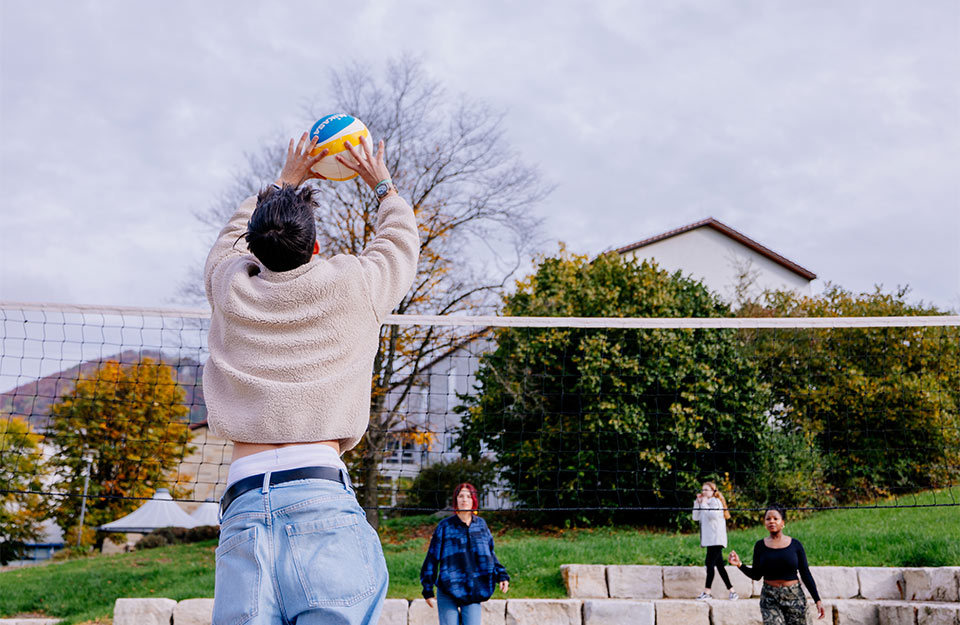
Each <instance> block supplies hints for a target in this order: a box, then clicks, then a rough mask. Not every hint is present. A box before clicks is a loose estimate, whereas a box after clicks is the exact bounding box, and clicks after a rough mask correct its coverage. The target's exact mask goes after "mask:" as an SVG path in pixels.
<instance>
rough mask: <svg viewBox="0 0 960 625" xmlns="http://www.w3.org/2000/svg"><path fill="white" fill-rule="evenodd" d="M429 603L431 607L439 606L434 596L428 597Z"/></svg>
mask: <svg viewBox="0 0 960 625" xmlns="http://www.w3.org/2000/svg"><path fill="white" fill-rule="evenodd" d="M427 605H428V606H430V607H431V608H435V607H437V600H436V599H434V598H433V597H427Z"/></svg>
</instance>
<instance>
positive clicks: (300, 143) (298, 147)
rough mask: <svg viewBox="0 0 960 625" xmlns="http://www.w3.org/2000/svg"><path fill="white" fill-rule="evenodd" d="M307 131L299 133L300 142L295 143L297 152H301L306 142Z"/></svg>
mask: <svg viewBox="0 0 960 625" xmlns="http://www.w3.org/2000/svg"><path fill="white" fill-rule="evenodd" d="M307 136H308V135H307V133H306V132H305V133H303V134H302V135H300V142H299V143H297V154H303V146H304V144H305V143H306V142H307Z"/></svg>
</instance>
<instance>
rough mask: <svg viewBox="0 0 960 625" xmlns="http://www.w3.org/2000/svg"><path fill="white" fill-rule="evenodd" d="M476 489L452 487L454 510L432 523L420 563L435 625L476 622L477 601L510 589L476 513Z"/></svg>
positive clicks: (477, 620) (463, 624) (466, 485)
mask: <svg viewBox="0 0 960 625" xmlns="http://www.w3.org/2000/svg"><path fill="white" fill-rule="evenodd" d="M478 504H479V501H478V498H477V489H476V488H474V486H473V485H472V484H467V483H463V484H459V485H458V486H457V487H456V488H455V489H454V491H453V510H454V512H455V514H453V515H452V516H449V517H447V518H446V519H444V520H442V521H440V523H438V524H437V527H436V529H435V530H434V531H433V537H432V538H431V539H430V547H429V548H428V549H427V556H426V558H425V559H424V560H423V566H422V567H421V568H420V583H421V585H422V586H423V596H424V598H426V600H427V604H429V605H430V607H431V608H432V607H436V608H437V611H438V616H439V618H440V625H480V618H481V612H482V610H481V606H480V603H481V602H483V601H486V600H487V599H489V598H490V597H491V596H492V595H493V591H494V589H495V586H499V587H500V592H504V593H505V592H507V591H508V590H509V589H510V576H509V575H508V574H507V569H506V568H504V566H503V565H502V564H500V561H499V560H497V556H496V554H495V553H494V551H493V535H492V534H490V529H489V528H488V527H487V524H486V522H484V520H483V519H482V518H480V517H479V516H477V509H478V507H479V506H478Z"/></svg>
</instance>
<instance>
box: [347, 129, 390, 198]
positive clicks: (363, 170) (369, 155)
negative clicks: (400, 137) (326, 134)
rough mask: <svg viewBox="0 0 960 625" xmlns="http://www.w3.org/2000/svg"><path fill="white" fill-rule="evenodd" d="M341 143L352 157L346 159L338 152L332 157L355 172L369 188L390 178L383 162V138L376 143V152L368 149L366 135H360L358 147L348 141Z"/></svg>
mask: <svg viewBox="0 0 960 625" xmlns="http://www.w3.org/2000/svg"><path fill="white" fill-rule="evenodd" d="M343 145H344V147H346V148H347V152H349V153H350V156H351V157H352V158H349V159H348V158H345V157H344V156H342V155H340V154H337V155H336V156H335V157H334V158H336V159H337V161H338V162H339V163H340V164H341V165H343V166H344V167H346V168H347V169H350V170H352V171H355V172H357V174H359V175H360V177H361V178H362V179H363V181H364V182H366V183H367V185H368V186H369V187H370V188H371V189H373V188H375V187H376V186H377V183H379V182H381V181H382V180H390V172H389V171H388V170H387V165H386V162H385V158H386V157H385V150H384V144H383V139H381V140H380V143H379V144H378V145H377V152H376V153H374V152H373V150H372V149H370V140H369V139H368V138H367V137H360V145H359V147H358V146H355V145H353V144H351V143H350V142H349V141H344V142H343Z"/></svg>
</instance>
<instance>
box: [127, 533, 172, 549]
mask: <svg viewBox="0 0 960 625" xmlns="http://www.w3.org/2000/svg"><path fill="white" fill-rule="evenodd" d="M169 544H170V543H169V542H168V541H167V539H166V538H164V536H163V535H162V534H158V533H156V532H151V533H149V534H147V535H146V536H144V537H143V538H141V539H140V540H138V541H137V544H136V547H135V549H136V550H137V551H140V550H142V549H155V548H157V547H165V546H167V545H169Z"/></svg>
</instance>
